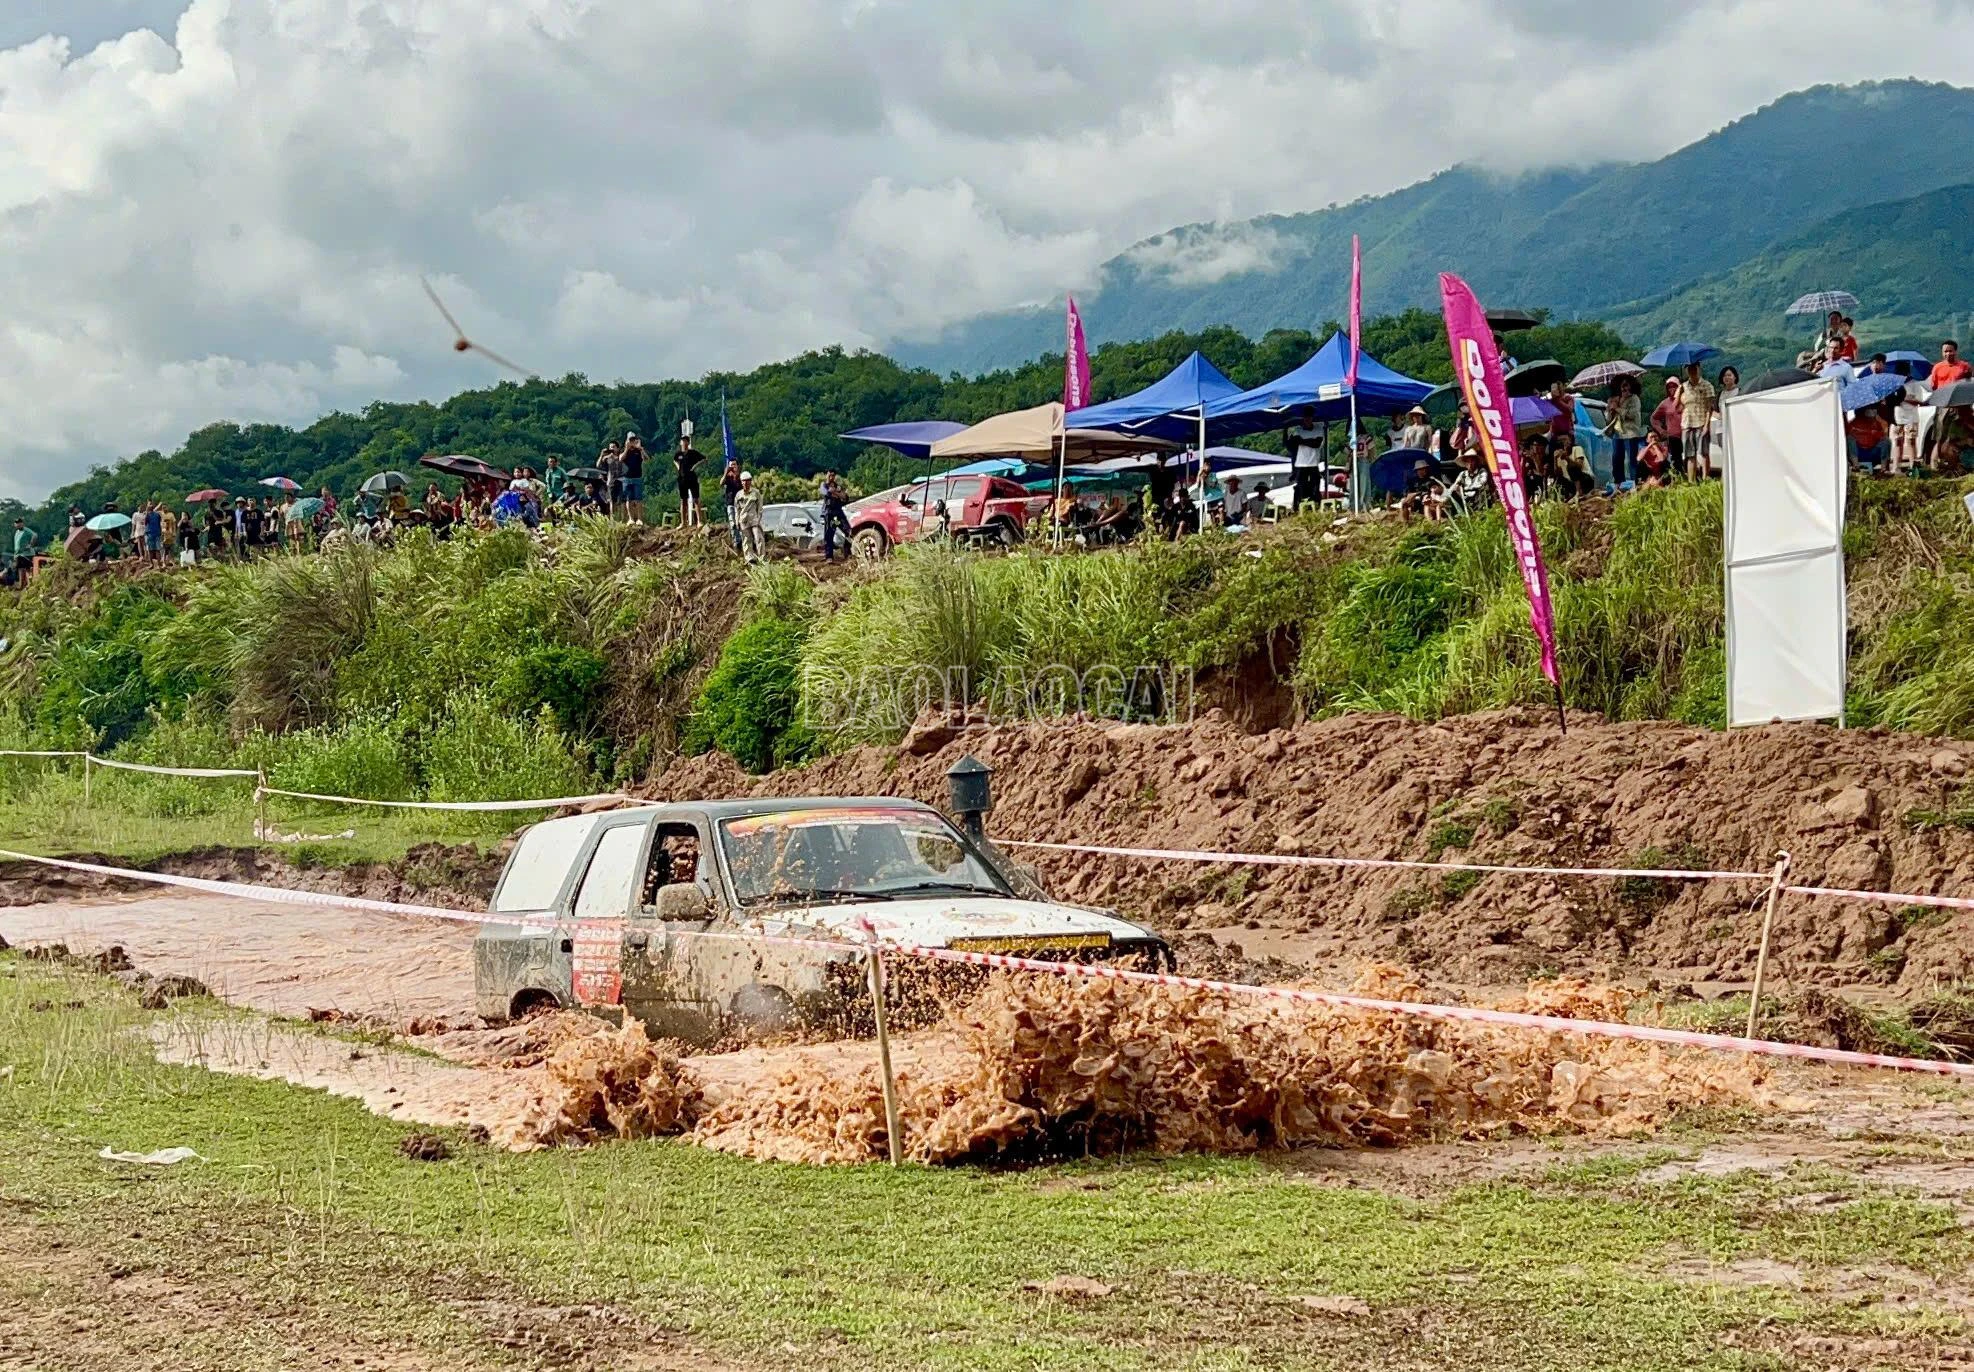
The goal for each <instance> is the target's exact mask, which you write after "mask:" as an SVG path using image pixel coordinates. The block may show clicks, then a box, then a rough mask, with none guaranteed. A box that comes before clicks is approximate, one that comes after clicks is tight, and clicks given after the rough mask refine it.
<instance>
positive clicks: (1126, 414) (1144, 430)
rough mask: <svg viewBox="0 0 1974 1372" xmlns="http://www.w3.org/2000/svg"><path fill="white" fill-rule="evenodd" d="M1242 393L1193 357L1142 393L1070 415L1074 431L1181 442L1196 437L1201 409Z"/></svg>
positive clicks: (1199, 356) (1196, 355)
mask: <svg viewBox="0 0 1974 1372" xmlns="http://www.w3.org/2000/svg"><path fill="white" fill-rule="evenodd" d="M1240 392H1241V388H1240V387H1239V386H1238V385H1236V384H1235V383H1234V382H1233V381H1231V380H1229V379H1228V377H1227V375H1226V373H1224V372H1222V371H1221V370H1220V369H1219V368H1218V367H1216V366H1214V365H1213V364H1212V363H1211V362H1209V361H1207V360H1206V358H1205V357H1204V356H1203V355H1202V354H1200V353H1198V352H1195V353H1193V354H1192V355H1191V356H1190V357H1188V358H1187V359H1186V360H1185V361H1183V362H1181V363H1180V364H1179V365H1178V366H1176V367H1174V368H1173V369H1172V370H1171V371H1169V372H1167V373H1166V374H1165V375H1164V376H1163V377H1161V378H1160V379H1159V380H1157V381H1154V382H1152V384H1151V385H1149V386H1147V387H1145V388H1144V389H1143V390H1141V391H1134V392H1133V393H1132V394H1130V395H1125V396H1119V397H1118V398H1117V399H1115V400H1106V401H1104V402H1103V403H1102V404H1101V405H1086V406H1084V407H1083V408H1082V409H1080V410H1072V411H1071V412H1070V414H1069V419H1068V422H1069V423H1070V424H1072V425H1074V426H1075V427H1077V428H1079V429H1121V430H1123V431H1124V432H1126V433H1133V434H1151V435H1154V436H1156V437H1158V438H1169V439H1173V440H1175V441H1179V442H1185V441H1188V440H1191V439H1193V438H1195V437H1197V435H1198V433H1199V421H1200V407H1201V406H1203V405H1210V404H1212V403H1213V402H1214V401H1216V400H1224V399H1226V398H1227V397H1229V396H1234V395H1239V394H1240Z"/></svg>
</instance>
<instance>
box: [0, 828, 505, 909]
mask: <svg viewBox="0 0 1974 1372" xmlns="http://www.w3.org/2000/svg"><path fill="white" fill-rule="evenodd" d="M511 846H512V841H511V840H510V841H508V842H505V843H502V844H500V845H499V846H497V847H495V848H492V849H488V850H486V851H484V852H483V851H482V850H480V849H479V848H477V847H475V846H474V845H472V844H470V843H461V844H446V843H421V844H418V845H417V846H415V847H413V848H410V849H408V850H407V851H406V852H405V855H404V857H403V858H401V859H400V860H398V861H397V862H395V863H382V862H359V863H353V864H351V865H350V866H347V867H322V866H318V865H314V864H300V863H295V862H291V861H288V860H287V859H285V858H282V857H279V856H276V855H271V854H269V853H267V852H264V851H262V850H260V849H257V848H197V849H193V850H192V851H190V852H185V853H173V854H171V855H169V856H166V857H162V858H159V859H157V860H156V861H155V862H148V863H142V864H138V870H142V871H147V872H160V873H163V874H165V875H168V876H175V877H200V878H203V879H205V880H208V881H239V882H248V883H252V884H257V885H261V886H282V887H287V888H289V889H291V890H297V891H322V892H325V893H328V894H331V895H341V896H362V897H364V898H366V899H369V900H388V901H398V902H401V903H404V904H410V905H436V906H441V907H443V908H446V909H453V910H484V909H486V908H487V902H488V901H489V900H490V899H491V898H492V897H493V888H494V884H495V883H496V882H497V881H498V880H499V879H500V869H501V867H502V865H503V864H504V863H506V861H507V853H508V849H509V848H510V847H511ZM64 856H67V857H72V858H73V859H74V860H75V861H78V862H93V863H97V864H99V865H101V866H105V867H130V866H131V865H132V864H131V863H129V862H127V861H125V860H123V859H121V858H115V857H107V856H104V855H102V854H100V853H81V854H64ZM156 889H157V888H156V887H155V886H151V885H149V884H147V883H145V882H141V881H132V880H128V879H125V878H122V877H106V876H98V875H96V874H95V873H92V872H72V871H68V870H66V869H64V868H60V867H44V866H42V865H41V864H39V863H35V862H0V906H9V905H36V904H40V903H41V902H43V901H53V900H73V899H77V898H79V897H84V896H92V895H102V894H106V893H112V892H114V893H133V892H140V891H155V890H156Z"/></svg>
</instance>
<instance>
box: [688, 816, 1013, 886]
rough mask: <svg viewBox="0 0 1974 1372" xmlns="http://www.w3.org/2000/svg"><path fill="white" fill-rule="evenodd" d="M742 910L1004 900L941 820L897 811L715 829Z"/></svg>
mask: <svg viewBox="0 0 1974 1372" xmlns="http://www.w3.org/2000/svg"><path fill="white" fill-rule="evenodd" d="M720 846H721V848H722V849H723V850H724V852H725V854H726V860H727V868H728V870H729V871H730V872H731V873H732V874H733V885H734V895H735V896H736V897H737V898H738V900H739V902H740V903H741V904H742V905H766V904H781V903H793V902H799V901H813V900H892V899H898V898H901V897H905V896H917V895H948V894H961V895H964V894H968V893H972V894H978V895H993V896H1002V895H1006V894H1007V893H1008V888H1007V886H1006V884H1005V883H1004V882H1003V881H1002V880H1001V879H1000V878H999V877H998V876H997V875H996V874H995V873H994V872H993V871H991V870H990V869H989V868H988V867H987V866H986V865H985V864H984V863H983V862H981V860H980V859H979V858H977V857H975V856H974V855H973V854H972V853H971V852H969V851H968V850H967V848H966V845H965V844H964V843H962V842H961V841H960V836H959V833H958V832H957V831H956V830H955V829H954V828H953V826H952V825H950V824H948V823H947V822H946V820H945V819H944V817H942V816H940V815H937V814H934V813H932V812H931V811H928V810H914V809H908V808H905V807H903V806H896V807H893V806H884V807H875V806H873V807H871V808H868V809H864V808H844V807H834V808H827V809H813V810H783V811H780V812H778V813H775V814H765V815H747V816H744V817H742V818H739V819H729V820H724V821H722V822H721V824H720Z"/></svg>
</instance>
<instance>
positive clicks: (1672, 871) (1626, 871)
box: [994, 838, 1774, 881]
mask: <svg viewBox="0 0 1974 1372" xmlns="http://www.w3.org/2000/svg"><path fill="white" fill-rule="evenodd" d="M994 846H995V847H997V848H1039V849H1043V850H1045V851H1048V852H1053V853H1095V854H1098V855H1100V856H1104V857H1133V858H1150V859H1153V860H1155V861H1159V862H1220V863H1241V864H1246V865H1253V866H1260V867H1383V868H1396V869H1399V870H1403V871H1424V872H1502V873H1508V874H1512V875H1515V876H1525V877H1604V878H1607V879H1608V878H1617V877H1650V878H1652V879H1654V880H1658V881H1769V880H1771V879H1772V878H1773V875H1774V874H1773V873H1770V872H1709V871H1688V870H1686V869H1685V868H1660V867H1507V866H1502V865H1499V864H1494V863H1486V862H1417V861H1410V860H1407V859H1404V858H1351V857H1314V856H1311V855H1309V854H1306V853H1218V852H1213V851H1211V850H1209V849H1202V848H1115V847H1107V846H1105V845H1102V844H1095V843H1042V842H1038V841H1033V840H1021V839H1008V838H997V839H995V840H994Z"/></svg>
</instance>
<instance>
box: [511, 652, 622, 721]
mask: <svg viewBox="0 0 1974 1372" xmlns="http://www.w3.org/2000/svg"><path fill="white" fill-rule="evenodd" d="M608 669H609V664H608V663H606V662H605V661H604V660H603V659H602V658H601V657H600V656H598V655H597V654H596V653H593V652H591V651H590V650H589V649H587V648H576V647H571V646H568V645H566V644H546V645H544V646H542V647H539V648H532V649H530V650H529V651H527V652H525V653H523V654H521V656H519V657H517V658H515V659H514V660H513V661H511V662H509V663H508V664H507V667H506V669H505V670H504V671H502V672H501V674H500V678H499V680H498V681H497V682H496V683H495V685H494V698H495V700H496V701H497V702H499V704H500V705H501V706H502V707H503V708H505V709H507V710H510V711H512V712H514V713H515V714H519V715H525V716H529V717H532V716H534V715H536V714H539V713H540V712H541V711H542V710H543V709H547V710H549V711H550V712H552V713H553V714H554V716H555V721H556V723H557V724H559V725H560V726H561V727H562V728H563V729H564V730H566V731H567V732H569V733H572V734H580V733H583V732H584V731H586V730H587V729H588V728H589V727H590V725H591V723H592V721H593V720H594V718H595V715H596V709H597V705H598V702H599V698H600V696H601V694H602V690H603V677H604V673H605V672H606V671H607V670H608Z"/></svg>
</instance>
